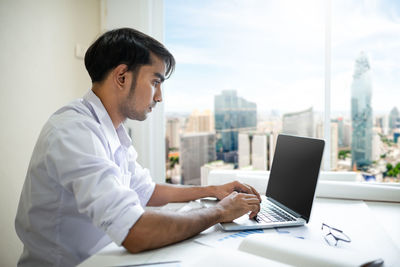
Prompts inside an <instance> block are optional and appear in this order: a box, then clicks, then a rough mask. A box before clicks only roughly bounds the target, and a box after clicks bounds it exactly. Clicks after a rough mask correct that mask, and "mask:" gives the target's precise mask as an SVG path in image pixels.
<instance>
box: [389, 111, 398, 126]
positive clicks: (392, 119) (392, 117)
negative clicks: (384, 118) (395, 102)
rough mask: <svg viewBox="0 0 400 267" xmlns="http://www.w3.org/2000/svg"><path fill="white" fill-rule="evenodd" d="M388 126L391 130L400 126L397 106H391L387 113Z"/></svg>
mask: <svg viewBox="0 0 400 267" xmlns="http://www.w3.org/2000/svg"><path fill="white" fill-rule="evenodd" d="M389 128H390V130H391V131H393V130H395V129H396V128H400V114H399V110H398V109H397V107H394V108H392V110H391V111H390V114H389Z"/></svg>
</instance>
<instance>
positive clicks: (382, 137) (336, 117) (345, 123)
mask: <svg viewBox="0 0 400 267" xmlns="http://www.w3.org/2000/svg"><path fill="white" fill-rule="evenodd" d="M399 36H400V2H399V1H386V0H385V1H371V0H366V1H355V0H354V1H348V0H335V1H332V93H331V103H332V104H331V106H332V111H331V118H332V120H331V126H332V130H333V131H332V141H334V142H333V143H332V144H333V146H332V151H334V152H333V153H332V154H333V155H334V154H336V155H337V156H336V157H335V158H333V164H332V169H333V170H338V171H351V170H353V171H356V172H357V173H358V179H359V180H360V181H364V180H372V181H398V180H399V179H398V178H399V173H400V155H399V143H400V142H399V141H398V138H399V135H400V134H399V133H400V116H399V108H400V102H399V99H400V91H399V84H400V65H399V64H398V62H399V60H400V53H399V52H398V51H399V47H400V37H399Z"/></svg>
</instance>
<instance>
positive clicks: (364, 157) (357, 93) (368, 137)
mask: <svg viewBox="0 0 400 267" xmlns="http://www.w3.org/2000/svg"><path fill="white" fill-rule="evenodd" d="M370 68H371V67H370V64H369V61H368V58H367V55H366V54H365V53H364V52H361V53H360V55H359V57H358V58H357V59H356V62H355V65H354V74H353V83H352V86H351V120H352V127H353V134H352V143H351V157H352V166H354V165H356V166H357V167H358V168H360V167H363V166H368V165H370V164H371V162H372V160H371V157H372V107H371V97H372V83H371V74H370Z"/></svg>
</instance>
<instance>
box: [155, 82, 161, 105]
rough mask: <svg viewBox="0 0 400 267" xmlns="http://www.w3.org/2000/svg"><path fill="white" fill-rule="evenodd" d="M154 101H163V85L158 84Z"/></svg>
mask: <svg viewBox="0 0 400 267" xmlns="http://www.w3.org/2000/svg"><path fill="white" fill-rule="evenodd" d="M154 101H155V102H161V101H162V92H161V86H157V90H156V93H155V94H154Z"/></svg>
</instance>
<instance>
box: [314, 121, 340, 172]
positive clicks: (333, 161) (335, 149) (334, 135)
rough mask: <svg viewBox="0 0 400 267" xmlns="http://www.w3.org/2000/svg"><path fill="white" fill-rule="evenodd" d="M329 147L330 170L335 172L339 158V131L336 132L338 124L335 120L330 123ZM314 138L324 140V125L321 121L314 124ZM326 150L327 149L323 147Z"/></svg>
mask: <svg viewBox="0 0 400 267" xmlns="http://www.w3.org/2000/svg"><path fill="white" fill-rule="evenodd" d="M330 128H331V141H330V142H331V147H330V148H329V150H330V154H331V155H330V169H331V170H337V168H338V156H339V144H338V139H339V131H338V123H337V122H336V120H332V122H331V127H330ZM316 138H322V139H323V138H324V123H323V122H322V121H319V122H317V124H316ZM325 149H327V147H325Z"/></svg>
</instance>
